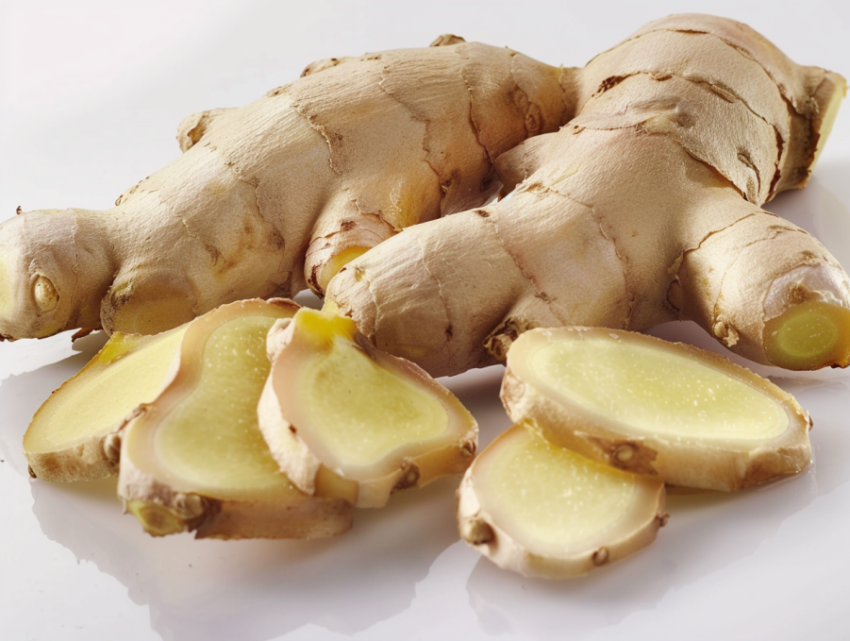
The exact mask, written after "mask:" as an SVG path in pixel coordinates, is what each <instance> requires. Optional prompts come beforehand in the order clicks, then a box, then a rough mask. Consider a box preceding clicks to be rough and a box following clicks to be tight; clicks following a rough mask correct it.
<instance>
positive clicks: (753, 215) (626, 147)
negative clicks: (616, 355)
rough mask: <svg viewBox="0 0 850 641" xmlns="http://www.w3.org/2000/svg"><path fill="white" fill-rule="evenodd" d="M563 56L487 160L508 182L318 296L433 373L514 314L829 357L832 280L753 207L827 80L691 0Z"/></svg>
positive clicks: (806, 124)
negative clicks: (556, 127)
mask: <svg viewBox="0 0 850 641" xmlns="http://www.w3.org/2000/svg"><path fill="white" fill-rule="evenodd" d="M571 74H572V75H571V78H570V79H569V80H568V81H567V82H566V83H565V84H566V86H568V87H570V88H571V94H570V97H569V98H568V102H570V103H571V104H575V105H576V116H575V117H574V118H573V119H572V120H571V121H570V123H569V124H568V125H566V126H565V127H563V128H562V129H561V130H560V131H559V132H558V133H553V134H545V135H541V136H538V137H535V138H533V139H531V140H528V141H526V142H524V143H522V144H520V145H519V146H518V147H516V148H515V149H513V150H511V151H509V152H507V153H505V154H503V155H502V156H501V157H500V158H498V159H497V170H498V171H499V174H500V177H501V179H502V181H503V182H504V183H505V185H506V187H507V189H508V190H510V189H511V188H513V187H514V186H516V188H515V189H514V190H513V191H512V192H511V193H510V194H509V196H508V197H507V198H505V199H503V200H501V201H500V202H498V203H496V204H493V205H491V206H488V207H484V208H481V209H475V210H472V211H468V212H464V213H461V214H458V215H456V216H452V217H450V218H447V219H445V220H441V221H435V222H432V223H426V224H424V225H421V226H417V227H415V228H413V229H410V230H408V231H406V232H405V233H404V234H402V235H400V236H397V237H395V238H392V239H389V240H388V241H386V242H385V243H383V244H382V245H380V246H379V247H377V248H375V249H373V250H372V251H370V252H369V253H368V254H366V255H364V256H362V257H360V258H358V259H356V260H354V261H352V262H351V263H349V264H348V265H347V266H346V267H345V268H344V269H343V270H342V271H341V272H340V273H339V275H338V276H337V277H336V278H334V279H333V281H332V282H331V284H330V285H329V287H328V294H327V295H328V300H329V301H330V302H331V303H332V304H333V305H335V306H336V307H337V308H338V309H339V310H340V311H341V312H342V313H345V314H347V315H349V316H350V317H351V318H353V319H354V321H355V322H356V323H357V325H358V327H359V329H360V331H361V332H363V333H364V334H365V335H366V336H368V337H369V338H370V340H372V341H373V342H374V343H375V344H376V345H377V346H378V347H379V348H380V349H384V350H387V351H389V352H392V353H396V354H399V355H401V356H405V357H407V358H410V359H411V360H413V361H415V362H416V363H418V364H419V365H421V366H422V367H423V368H425V369H426V370H427V371H428V372H429V373H431V374H432V375H435V376H439V375H450V374H456V373H458V372H462V371H464V370H467V369H469V368H472V367H480V366H483V365H487V364H490V363H493V362H495V361H497V360H503V359H504V356H505V354H506V353H507V349H508V347H509V346H510V344H511V342H512V341H513V340H514V339H515V338H516V337H517V335H519V334H520V333H522V332H523V331H525V330H527V329H529V328H533V327H557V326H568V325H584V326H600V327H611V328H621V329H633V330H640V329H645V328H648V327H651V326H653V325H656V324H659V323H663V322H666V321H669V320H674V319H682V320H693V321H696V322H697V323H698V324H700V325H701V326H702V327H703V328H704V329H705V330H706V331H708V332H709V333H710V334H711V335H713V336H715V337H716V338H717V339H718V340H719V341H721V342H722V343H723V344H724V345H725V346H726V347H728V348H729V349H731V350H732V351H735V352H737V353H739V354H742V355H744V356H746V357H747V358H750V359H752V360H754V361H758V362H761V363H770V364H774V365H779V366H783V367H788V368H793V369H816V368H819V367H824V366H828V365H838V366H842V367H844V366H847V365H848V363H849V362H850V280H848V277H847V275H846V273H845V272H844V271H843V270H842V268H841V267H840V266H839V265H838V263H837V262H836V260H835V259H834V258H833V257H832V256H831V255H830V254H829V252H828V251H827V250H826V249H825V248H824V247H823V245H822V244H821V243H820V242H819V241H817V240H816V239H815V238H813V237H812V236H811V235H809V234H808V233H806V232H805V231H803V230H801V229H799V228H798V227H796V226H795V225H792V224H791V223H789V222H787V221H784V220H782V219H780V218H778V217H777V216H775V215H773V214H771V213H768V212H766V211H764V210H762V209H761V208H760V205H761V204H762V203H764V202H766V201H767V200H769V199H771V198H772V197H773V196H774V195H775V194H776V193H778V192H779V191H782V190H786V189H796V188H800V187H802V186H803V185H804V184H805V182H806V179H807V178H808V176H809V173H810V171H811V167H812V164H813V163H814V160H815V159H816V157H817V154H818V152H819V151H820V149H821V148H822V145H823V140H824V139H825V137H826V135H827V134H828V133H829V128H830V126H831V120H832V119H834V116H835V111H836V110H837V106H838V103H839V102H840V100H841V98H842V96H843V94H844V91H845V82H844V79H843V78H841V76H839V75H837V74H834V73H831V72H828V71H824V70H823V69H820V68H817V67H801V66H798V65H795V64H794V63H793V62H791V61H790V60H788V59H787V58H786V57H785V56H784V55H783V54H782V53H781V52H780V51H779V50H778V49H777V48H776V47H774V46H773V45H772V44H770V43H769V42H767V41H766V40H765V39H764V38H762V37H761V36H759V35H758V34H757V33H755V32H754V31H752V30H751V29H749V28H748V27H746V26H745V25H741V24H739V23H735V22H733V21H731V20H725V19H721V18H713V17H710V16H696V15H685V16H671V17H669V18H664V19H662V20H659V21H656V22H654V23H650V24H649V25H647V26H646V27H644V28H643V29H641V30H640V31H639V32H637V34H635V35H634V36H633V37H632V38H630V39H628V40H626V41H625V42H624V43H622V44H620V45H618V46H617V47H614V48H613V49H611V50H609V51H608V52H606V53H604V54H601V55H599V56H597V57H596V58H594V59H593V60H592V61H591V62H590V63H589V64H588V65H587V66H586V67H585V68H584V69H580V70H571ZM813 327H814V328H815V332H814V335H815V336H816V338H815V339H812V338H811V336H812V334H813V332H812V331H810V329H811V328H813Z"/></svg>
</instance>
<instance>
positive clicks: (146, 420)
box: [118, 300, 352, 539]
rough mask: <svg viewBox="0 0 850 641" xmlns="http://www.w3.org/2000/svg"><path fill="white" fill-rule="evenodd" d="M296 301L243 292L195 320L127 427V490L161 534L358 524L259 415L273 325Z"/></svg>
mask: <svg viewBox="0 0 850 641" xmlns="http://www.w3.org/2000/svg"><path fill="white" fill-rule="evenodd" d="M296 309H297V306H296V305H295V304H294V303H291V302H289V301H281V300H277V301H271V302H264V301H260V300H253V301H243V302H239V303H232V304H230V305H225V306H223V307H220V308H218V309H216V310H214V311H212V312H210V313H208V314H206V315H205V316H202V317H200V318H198V319H196V320H194V321H192V322H191V323H190V324H189V326H188V328H187V329H186V334H185V336H184V338H183V342H182V346H181V351H180V358H179V362H178V364H177V366H176V371H175V374H174V377H173V379H172V381H171V383H170V384H169V385H168V387H166V388H165V389H164V390H163V391H162V393H161V394H160V395H159V396H158V397H157V399H156V400H155V401H154V402H153V403H150V404H147V405H145V406H143V407H142V409H141V411H140V412H139V413H138V415H137V416H136V418H134V419H133V420H132V421H131V422H130V423H129V424H128V425H127V427H126V428H125V431H124V433H123V439H122V440H123V443H122V447H121V466H120V467H121V469H120V474H119V482H118V493H119V495H120V496H121V497H122V498H123V499H124V501H125V504H126V507H127V509H128V511H130V512H131V513H132V514H134V515H135V516H136V517H137V518H138V519H139V521H140V522H141V523H142V526H143V527H144V528H145V530H146V531H147V532H148V533H150V534H153V535H165V534H172V533H177V532H183V531H187V530H188V531H194V532H195V535H196V536H197V537H198V538H202V537H216V538H231V539H232V538H314V537H322V536H332V535H335V534H340V533H342V532H344V531H346V530H347V529H348V528H349V527H350V526H351V517H352V508H351V505H350V504H349V503H348V502H346V501H344V500H339V499H326V498H317V497H313V496H308V495H307V494H305V493H303V492H301V491H300V490H298V489H297V488H295V487H294V486H293V485H292V483H290V482H289V480H288V479H287V477H286V476H285V475H284V474H283V473H281V471H280V470H279V469H278V466H277V464H276V463H275V461H274V459H273V458H272V456H271V453H270V452H269V449H268V447H267V446H266V444H265V441H264V440H263V437H262V434H261V433H260V430H259V428H258V425H257V403H258V401H259V398H260V394H261V392H262V390H263V385H264V383H265V381H266V377H267V376H268V373H269V368H270V363H269V361H268V358H267V357H266V334H267V333H268V330H269V328H270V327H271V326H272V325H273V324H274V323H275V321H277V320H280V319H282V318H289V317H291V316H292V315H293V314H294V312H295V310H296Z"/></svg>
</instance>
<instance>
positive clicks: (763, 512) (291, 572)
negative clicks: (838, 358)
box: [0, 338, 850, 641]
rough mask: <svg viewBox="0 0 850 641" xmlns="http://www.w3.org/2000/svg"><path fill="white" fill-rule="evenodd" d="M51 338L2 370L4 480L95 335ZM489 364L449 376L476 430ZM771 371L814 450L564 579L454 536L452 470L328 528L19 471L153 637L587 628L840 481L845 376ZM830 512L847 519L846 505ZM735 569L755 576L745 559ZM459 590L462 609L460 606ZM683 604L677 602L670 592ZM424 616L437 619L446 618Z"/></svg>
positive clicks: (715, 559) (656, 604)
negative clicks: (258, 532) (187, 509)
mask: <svg viewBox="0 0 850 641" xmlns="http://www.w3.org/2000/svg"><path fill="white" fill-rule="evenodd" d="M51 341H53V346H50V345H49V344H47V343H44V350H43V353H42V354H41V355H40V358H41V359H42V361H50V360H51V354H52V359H53V360H55V359H56V358H59V356H60V355H61V354H64V355H66V358H64V359H60V360H58V361H57V362H54V363H51V364H47V365H43V366H42V367H39V368H37V369H36V370H34V371H32V372H24V373H20V374H18V375H16V376H9V377H7V378H6V379H5V380H3V381H2V383H0V407H2V408H4V416H3V425H4V431H3V437H2V440H0V444H2V451H3V456H4V457H6V456H10V457H11V458H12V459H13V461H14V470H15V474H16V476H18V477H19V478H20V479H21V480H20V482H17V483H15V487H14V488H12V491H17V489H18V486H19V485H20V486H21V487H25V486H26V483H28V481H26V480H24V476H25V475H26V466H25V464H24V463H23V462H22V461H23V457H22V455H21V454H20V452H19V451H14V448H18V449H19V445H18V444H19V443H20V436H21V435H22V433H23V429H24V428H25V426H26V423H27V422H28V420H29V416H30V415H31V413H32V412H33V411H34V409H35V407H36V406H37V405H38V403H39V402H40V401H41V399H42V398H43V397H45V396H46V395H47V394H49V390H50V388H52V387H54V386H56V385H57V384H58V383H60V382H61V381H62V380H64V378H65V377H67V376H68V375H69V374H70V373H71V372H72V371H74V370H75V369H76V368H78V367H79V366H81V365H82V364H83V363H84V362H85V361H86V360H87V358H88V357H89V356H90V355H91V354H92V353H93V351H94V349H96V347H97V346H99V344H100V343H101V342H102V339H99V340H98V339H94V338H92V339H89V341H90V344H89V345H87V346H86V345H83V347H85V351H84V352H82V353H74V352H73V351H72V350H71V348H70V346H69V345H68V343H67V342H66V341H64V340H62V341H60V340H59V339H51ZM79 348H80V345H79V344H78V349H79ZM500 376H501V368H491V369H488V370H484V371H482V372H476V373H473V374H468V375H465V376H464V377H460V378H458V379H455V380H453V381H451V384H452V386H453V387H454V388H455V390H456V391H457V393H458V394H459V395H460V396H461V398H462V400H463V401H464V402H465V403H466V404H467V406H469V407H470V408H471V409H472V411H474V412H475V413H476V415H477V416H478V417H479V420H480V421H481V423H482V441H483V442H489V440H491V439H492V438H493V437H494V436H495V435H496V434H497V433H498V432H500V431H501V430H502V429H504V428H505V427H506V426H507V425H508V419H507V417H506V416H505V415H504V414H503V413H502V412H501V411H500V410H499V408H498V406H497V404H496V402H495V396H496V394H497V392H498V386H499V380H500ZM783 383H784V385H785V387H786V388H787V389H788V390H789V391H791V392H793V393H794V394H795V395H796V396H797V397H798V399H799V400H800V402H801V403H802V404H803V405H804V406H805V407H807V408H810V409H811V411H812V414H813V418H814V421H815V430H814V432H813V435H812V440H813V445H814V451H815V459H816V465H814V466H813V467H812V468H810V469H809V470H807V471H806V472H805V473H804V474H802V475H801V476H799V477H796V478H793V479H788V480H786V481H783V482H779V483H775V484H772V485H769V486H767V487H761V488H755V489H751V490H748V491H745V492H740V493H738V494H729V495H726V494H720V493H694V494H673V495H671V496H670V497H669V511H670V513H671V519H670V523H669V525H668V526H667V527H666V528H665V529H664V530H662V531H661V533H660V536H659V541H658V542H657V543H656V544H655V545H653V546H650V547H649V548H647V549H646V550H644V551H642V552H640V553H638V554H636V555H634V556H633V557H631V558H628V559H625V560H623V561H621V562H619V563H617V564H614V565H612V566H610V567H607V568H603V569H601V570H598V571H596V572H594V573H592V574H591V575H589V576H587V577H585V578H583V579H580V580H575V581H568V582H548V581H542V580H529V579H524V578H522V577H519V576H516V575H513V574H509V573H505V572H502V571H500V570H498V569H497V568H495V567H494V566H493V565H492V564H490V563H489V562H488V561H486V560H484V559H479V558H478V557H477V555H476V554H475V553H474V552H473V551H472V550H469V549H468V548H466V546H464V545H463V544H461V543H458V542H457V533H456V530H455V525H454V519H453V508H454V487H455V483H456V481H455V480H453V479H445V480H442V481H439V482H437V483H435V484H433V485H432V486H430V487H428V488H426V489H424V490H421V491H414V492H406V493H401V494H399V495H396V496H395V497H393V500H392V501H391V504H390V506H389V508H388V509H385V510H362V511H359V512H358V514H357V518H356V521H355V527H354V529H353V530H352V531H351V532H350V533H348V534H346V535H344V536H342V537H339V538H338V539H335V540H330V541H312V542H293V541H287V542H280V541H240V542H221V541H195V540H193V539H192V538H191V537H190V536H188V535H184V536H173V537H166V538H163V539H154V538H151V537H149V536H147V535H146V534H144V533H143V532H142V531H141V528H140V527H139V526H138V524H137V523H136V521H135V520H134V519H133V518H132V517H129V516H122V515H121V514H120V511H121V506H120V503H119V501H118V499H117V498H116V497H115V481H114V480H113V479H110V480H104V481H98V482H93V483H82V484H76V485H68V486H65V485H54V484H48V483H42V482H38V481H33V482H31V483H29V487H30V489H31V492H32V514H34V516H35V518H36V519H37V524H38V526H39V527H40V529H41V531H42V533H43V536H44V537H46V539H48V540H50V541H55V542H56V543H58V544H60V545H61V546H63V547H64V548H66V549H68V550H70V551H71V552H72V553H73V555H74V557H75V558H76V560H77V561H78V562H80V563H85V562H89V563H91V564H93V565H94V566H95V567H96V568H97V569H98V570H99V571H100V572H101V573H104V574H106V575H109V576H111V577H114V578H115V579H117V581H119V582H120V584H122V585H123V586H125V588H126V594H127V596H129V599H130V600H131V601H132V602H133V603H135V604H137V605H139V606H148V608H149V616H150V626H151V629H152V630H153V631H154V632H156V633H157V634H158V635H159V636H161V637H162V638H163V639H181V640H182V639H186V640H189V641H194V640H202V639H218V638H221V639H230V638H239V639H244V640H246V641H266V640H269V639H276V638H281V637H286V638H310V639H313V638H325V637H326V638H336V637H340V638H346V637H351V636H354V637H363V638H375V636H374V635H377V636H378V637H379V638H392V637H395V636H396V635H399V634H401V635H403V634H404V630H405V629H406V626H407V625H408V624H409V622H410V621H418V622H420V623H419V624H420V625H421V624H422V622H423V621H425V620H428V619H429V618H432V617H434V616H436V614H435V613H437V612H441V611H446V612H454V613H455V614H454V616H456V617H457V618H458V620H457V621H455V622H454V623H453V624H452V626H457V628H456V629H457V630H467V631H468V632H467V633H468V634H470V635H472V636H473V637H474V636H479V637H500V636H503V637H505V638H529V639H541V640H542V639H548V638H551V637H552V633H553V631H556V630H559V631H563V633H564V635H565V636H564V637H562V638H570V639H589V638H595V637H594V635H596V634H597V633H601V632H604V631H606V630H613V629H616V628H617V627H618V626H620V625H621V624H624V622H626V621H629V620H630V619H632V618H634V617H636V616H638V615H639V614H640V613H641V612H645V611H653V610H658V609H663V608H665V607H666V606H667V604H668V601H677V600H678V595H681V594H684V593H686V592H688V591H696V592H698V593H699V592H701V591H703V590H706V589H710V590H717V589H718V586H717V579H716V578H715V577H718V576H721V575H722V574H723V573H724V572H727V569H728V568H732V567H735V566H736V564H741V563H743V564H744V565H750V566H752V567H753V568H754V569H756V570H758V572H764V570H765V568H768V567H772V566H773V565H774V564H776V563H777V561H778V559H781V558H782V556H783V555H785V554H787V546H786V545H785V544H784V543H783V542H782V540H779V541H776V540H777V539H779V538H780V537H779V534H780V532H781V531H782V528H783V527H784V526H785V524H786V522H791V523H792V525H791V526H790V527H789V528H786V529H787V530H789V532H790V533H792V534H794V535H795V536H798V535H799V531H800V530H801V529H802V531H803V532H805V533H807V534H806V535H807V536H808V534H810V533H811V532H810V530H811V526H810V525H808V522H809V521H810V520H812V519H811V518H810V517H808V516H807V513H808V512H813V511H816V512H819V511H820V510H821V509H822V507H821V506H818V505H817V502H818V501H819V500H820V499H822V498H827V499H828V498H829V497H830V496H831V495H832V494H833V493H835V491H836V490H839V489H841V490H842V492H843V494H847V493H848V491H850V483H848V481H850V466H847V465H846V464H845V461H844V459H845V458H846V452H848V451H850V431H848V430H847V429H845V427H844V425H843V422H844V421H843V414H844V408H846V407H848V406H850V383H848V381H847V379H846V377H840V378H836V379H834V380H832V381H823V380H805V379H799V380H795V381H791V380H785V381H783ZM10 427H12V429H9V428H10ZM5 460H7V462H8V461H9V459H5ZM7 491H8V488H7ZM821 523H822V525H823V521H821ZM836 526H837V527H839V528H840V527H841V526H843V527H844V528H846V527H847V526H846V522H845V521H844V520H839V521H838V522H837V523H836ZM771 541H776V542H775V543H774V546H773V547H774V548H776V549H775V550H774V551H773V552H770V550H769V549H768V548H767V546H768V544H769V542H771ZM46 545H47V544H46V542H42V543H39V542H38V541H31V542H30V543H29V545H28V547H27V548H26V549H25V550H24V553H25V554H32V555H37V554H40V553H41V551H42V550H44V549H45V548H46ZM766 550H767V551H766ZM760 556H766V557H767V558H766V559H762V558H760ZM36 560H37V559H35V558H33V559H30V561H31V562H35V561H36ZM783 562H784V561H783ZM824 562H826V561H824V560H821V563H824ZM809 571H810V572H811V571H812V570H811V569H810V570H809ZM748 580H749V581H750V582H755V583H756V584H757V585H758V586H759V588H758V589H764V586H763V585H761V584H762V582H763V579H761V578H760V577H759V576H758V574H757V573H756V574H751V575H749V576H748ZM66 588H67V589H69V590H73V589H75V587H74V586H73V584H71V585H67V586H66ZM754 589H755V588H754ZM720 598H721V600H724V597H723V595H722V594H721V597H720ZM459 600H460V601H462V602H465V603H467V604H468V609H466V610H464V609H463V608H459V606H458V601H459ZM683 607H684V608H685V610H687V607H689V606H687V605H685V606H683V605H681V604H679V605H677V606H676V608H677V609H679V608H683ZM463 613H465V615H463ZM459 615H463V616H459ZM665 616H667V617H670V616H674V617H675V616H681V614H679V615H677V613H676V612H675V611H674V612H672V613H671V612H667V613H666V614H665ZM431 624H432V625H435V626H436V629H443V630H445V629H447V628H446V622H442V623H440V624H439V625H438V624H437V622H435V621H432V622H431ZM452 629H455V628H452ZM139 638H145V637H139ZM670 638H673V637H670Z"/></svg>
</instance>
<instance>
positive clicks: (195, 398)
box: [154, 316, 289, 493]
mask: <svg viewBox="0 0 850 641" xmlns="http://www.w3.org/2000/svg"><path fill="white" fill-rule="evenodd" d="M275 320H276V319H275V318H274V317H273V316H246V317H242V318H236V319H234V320H232V321H230V322H228V323H225V324H224V325H222V326H221V327H219V328H217V329H216V330H214V331H213V332H212V333H211V334H210V336H209V338H207V341H206V345H205V346H204V356H203V362H202V363H201V366H200V372H199V374H200V375H199V376H198V380H197V382H196V385H195V387H194V389H193V390H192V391H191V392H190V393H189V394H187V395H186V396H185V397H184V398H182V399H181V400H180V401H179V403H177V404H176V405H175V406H174V407H173V408H172V409H171V411H170V413H169V416H168V417H167V418H164V419H163V420H161V421H160V422H159V425H158V428H157V430H156V434H155V436H154V448H155V452H156V455H157V457H158V458H159V460H160V462H161V465H162V466H163V467H164V468H166V469H168V470H169V472H170V473H172V474H174V475H176V476H179V477H180V478H181V479H183V480H184V481H186V482H189V483H191V484H192V485H194V486H195V487H197V488H204V490H205V491H209V492H216V493H230V492H232V491H237V492H238V491H241V490H248V489H257V488H265V487H270V486H276V485H287V484H288V483H289V482H288V480H287V479H286V477H285V476H283V475H282V474H280V473H279V471H278V468H277V464H276V463H275V462H274V459H273V458H272V457H271V454H270V453H269V448H268V446H267V445H266V443H265V441H264V440H263V436H262V434H261V433H260V431H259V429H258V428H257V417H256V409H257V403H258V401H259V400H260V391H261V390H262V389H263V385H264V384H265V382H266V377H267V376H268V374H269V360H268V358H267V357H266V353H265V343H266V334H267V333H268V331H269V328H270V327H271V326H272V324H273V323H274V321H275ZM211 459H212V460H214V461H215V465H210V460H211Z"/></svg>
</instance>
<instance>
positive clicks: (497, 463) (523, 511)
mask: <svg viewBox="0 0 850 641" xmlns="http://www.w3.org/2000/svg"><path fill="white" fill-rule="evenodd" d="M666 518H667V517H666V514H664V484H663V483H662V482H661V481H660V480H658V479H650V478H648V477H642V476H638V475H635V474H630V473H628V472H623V471H621V470H617V469H615V468H612V467H610V466H607V465H605V464H603V463H598V462H596V461H592V460H590V459H587V458H585V457H583V456H580V455H578V454H576V453H574V452H571V451H570V450H567V449H565V448H562V447H559V446H557V445H553V444H552V443H550V442H549V441H547V440H546V439H545V438H543V437H542V436H541V435H540V434H538V433H537V432H536V431H535V430H534V429H531V428H528V427H526V426H523V425H515V426H514V427H512V428H511V429H510V430H508V431H507V432H505V433H504V434H503V435H502V436H500V437H499V438H498V439H497V440H496V441H494V442H493V443H492V444H491V445H490V446H489V447H488V448H487V449H485V450H484V451H483V452H482V453H481V454H480V455H479V456H478V458H477V459H476V460H475V462H474V463H473V465H472V466H471V467H470V468H469V470H468V471H467V473H466V476H465V477H464V480H463V483H462V484H461V488H460V491H459V502H458V525H459V528H460V533H461V537H462V538H464V540H466V541H467V543H469V544H470V545H472V546H473V547H474V548H476V549H477V550H478V551H479V552H481V553H482V554H484V555H485V556H487V557H488V558H490V559H491V560H492V561H494V562H495V563H496V564H497V565H499V566H500V567H503V568H507V569H510V570H514V571H516V572H519V573H521V574H524V575H526V576H541V577H547V578H563V577H570V576H577V575H581V574H585V573H586V572H588V571H590V570H592V569H594V568H596V567H599V566H601V565H605V564H607V563H610V562H611V561H614V560H616V559H619V558H622V557H623V556H625V555H626V554H629V553H631V552H633V551H635V550H637V549H639V548H641V547H643V546H645V545H647V544H649V543H650V542H651V541H652V540H653V539H654V538H655V534H656V532H657V530H658V527H659V526H660V525H663V524H664V523H665V522H666Z"/></svg>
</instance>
